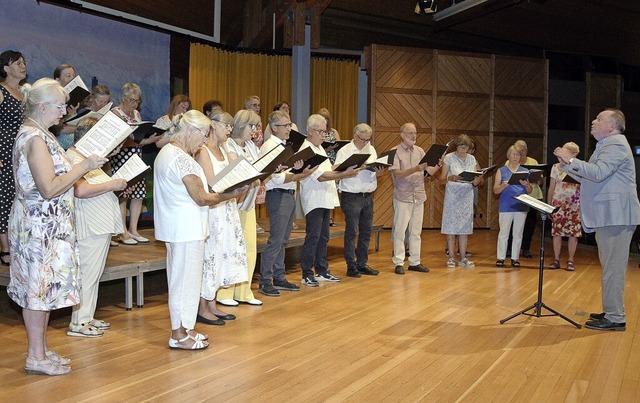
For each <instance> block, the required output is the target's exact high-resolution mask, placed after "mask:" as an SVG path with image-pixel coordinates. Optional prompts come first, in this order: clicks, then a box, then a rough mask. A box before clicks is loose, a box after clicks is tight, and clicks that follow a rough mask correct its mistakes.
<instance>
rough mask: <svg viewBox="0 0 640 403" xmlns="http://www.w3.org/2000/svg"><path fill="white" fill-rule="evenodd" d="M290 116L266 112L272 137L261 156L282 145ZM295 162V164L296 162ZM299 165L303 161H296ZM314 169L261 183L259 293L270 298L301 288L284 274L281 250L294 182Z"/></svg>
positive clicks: (288, 230)
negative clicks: (263, 227)
mask: <svg viewBox="0 0 640 403" xmlns="http://www.w3.org/2000/svg"><path fill="white" fill-rule="evenodd" d="M291 126H292V124H291V119H290V118H289V115H288V114H287V113H286V112H283V111H275V112H272V113H271V115H269V127H270V128H271V133H272V136H270V137H269V139H268V140H267V141H265V142H264V144H263V145H262V147H261V148H260V154H261V155H264V154H266V153H267V152H269V151H270V150H272V149H273V148H274V147H277V146H278V145H279V144H283V145H285V144H286V142H287V140H288V139H289V133H290V132H291ZM296 165H298V163H296ZM299 165H300V166H302V161H300V163H299ZM315 170H316V168H306V169H305V170H304V171H303V172H301V173H299V174H292V173H290V172H279V173H275V174H273V175H271V176H270V177H269V178H268V179H267V180H266V181H265V183H264V186H265V188H266V190H267V195H266V206H267V211H268V212H269V240H268V241H267V246H265V248H264V250H263V251H262V253H261V254H260V286H259V288H258V292H259V293H260V294H263V295H266V296H269V297H278V296H280V291H278V290H284V291H300V287H298V286H297V285H295V284H292V283H290V282H289V281H287V278H286V277H285V267H284V253H285V245H286V244H287V243H288V242H289V236H290V235H291V226H292V224H293V219H294V216H295V207H296V196H295V193H296V182H297V181H299V180H301V179H303V178H306V177H307V176H309V175H310V174H312V173H313V172H315Z"/></svg>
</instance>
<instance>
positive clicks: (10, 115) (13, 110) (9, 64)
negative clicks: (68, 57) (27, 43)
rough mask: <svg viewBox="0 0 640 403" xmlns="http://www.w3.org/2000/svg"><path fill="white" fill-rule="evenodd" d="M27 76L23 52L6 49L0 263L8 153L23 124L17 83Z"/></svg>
mask: <svg viewBox="0 0 640 403" xmlns="http://www.w3.org/2000/svg"><path fill="white" fill-rule="evenodd" d="M26 77H27V64H26V62H25V61H24V57H22V53H20V52H16V51H15V50H7V51H5V52H2V54H0V79H1V80H0V246H2V252H1V254H0V262H1V263H2V264H3V265H8V264H9V235H8V234H7V229H8V222H9V212H10V211H11V205H12V204H13V197H14V195H15V185H14V183H13V170H12V169H11V152H12V150H13V143H14V142H15V139H16V134H17V133H18V128H20V125H21V124H22V105H21V104H20V103H21V101H22V99H23V98H24V96H23V94H22V93H21V89H22V87H21V86H20V82H21V81H22V80H24V79H25V78H26Z"/></svg>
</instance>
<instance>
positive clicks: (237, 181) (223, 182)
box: [209, 157, 273, 193]
mask: <svg viewBox="0 0 640 403" xmlns="http://www.w3.org/2000/svg"><path fill="white" fill-rule="evenodd" d="M272 173H273V172H260V171H259V170H258V169H257V168H256V167H255V166H253V164H251V163H250V162H249V161H248V160H247V159H246V158H244V157H238V158H236V159H235V160H233V161H230V162H229V165H227V166H226V167H224V169H222V170H221V171H220V172H218V173H217V174H216V175H215V176H214V177H213V179H211V181H210V182H209V187H211V190H213V191H214V192H216V193H225V192H231V191H232V190H235V189H238V188H241V187H243V186H244V185H248V184H250V183H252V182H254V181H256V180H264V179H266V178H268V177H269V176H270V175H271V174H272Z"/></svg>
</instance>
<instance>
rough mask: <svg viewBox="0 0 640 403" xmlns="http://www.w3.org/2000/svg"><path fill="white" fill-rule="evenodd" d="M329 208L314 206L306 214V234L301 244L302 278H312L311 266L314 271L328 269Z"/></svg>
mask: <svg viewBox="0 0 640 403" xmlns="http://www.w3.org/2000/svg"><path fill="white" fill-rule="evenodd" d="M330 219H331V210H329V209H326V208H314V209H313V210H311V211H310V212H309V213H307V215H306V225H307V229H306V234H305V237H304V245H302V258H301V259H300V266H302V278H305V277H311V278H313V268H314V267H315V269H316V273H317V274H320V273H326V272H328V271H329V261H328V260H327V246H328V244H329V221H330Z"/></svg>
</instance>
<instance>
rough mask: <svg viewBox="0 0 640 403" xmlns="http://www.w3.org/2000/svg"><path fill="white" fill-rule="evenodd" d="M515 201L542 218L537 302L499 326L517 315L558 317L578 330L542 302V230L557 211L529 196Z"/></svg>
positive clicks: (567, 319) (578, 326)
mask: <svg viewBox="0 0 640 403" xmlns="http://www.w3.org/2000/svg"><path fill="white" fill-rule="evenodd" d="M523 196H527V197H523ZM515 198H516V199H518V200H520V201H521V202H522V203H524V204H526V205H528V206H529V207H531V208H534V209H536V210H538V211H539V212H540V215H541V217H542V230H541V231H540V267H539V268H538V300H537V301H536V302H534V303H533V304H531V305H530V306H528V307H526V308H524V309H523V310H521V311H519V312H516V313H514V314H513V315H511V316H508V317H506V318H504V319H502V320H501V321H500V324H504V323H505V322H507V321H509V320H511V319H513V318H515V317H516V316H518V315H527V316H535V317H537V318H539V317H541V316H559V317H561V318H562V319H564V320H566V321H567V322H569V323H571V324H572V325H573V326H575V327H577V328H578V329H580V328H581V327H582V325H580V324H578V323H576V322H575V321H573V320H571V319H569V318H568V317H566V316H564V315H563V314H561V313H560V312H558V311H556V310H555V309H552V308H551V307H549V306H547V305H546V304H545V303H544V302H542V282H543V277H544V228H545V221H546V220H547V213H552V212H555V211H554V210H556V211H557V208H556V209H554V208H553V207H552V206H550V205H548V204H546V203H543V202H541V201H539V200H537V199H534V198H532V197H531V196H529V195H519V196H515ZM528 198H529V199H533V200H534V201H535V202H536V203H534V202H532V201H531V200H529V199H528ZM534 308H535V312H528V311H530V310H532V309H534ZM542 308H544V309H546V310H547V311H549V312H551V313H550V314H542Z"/></svg>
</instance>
